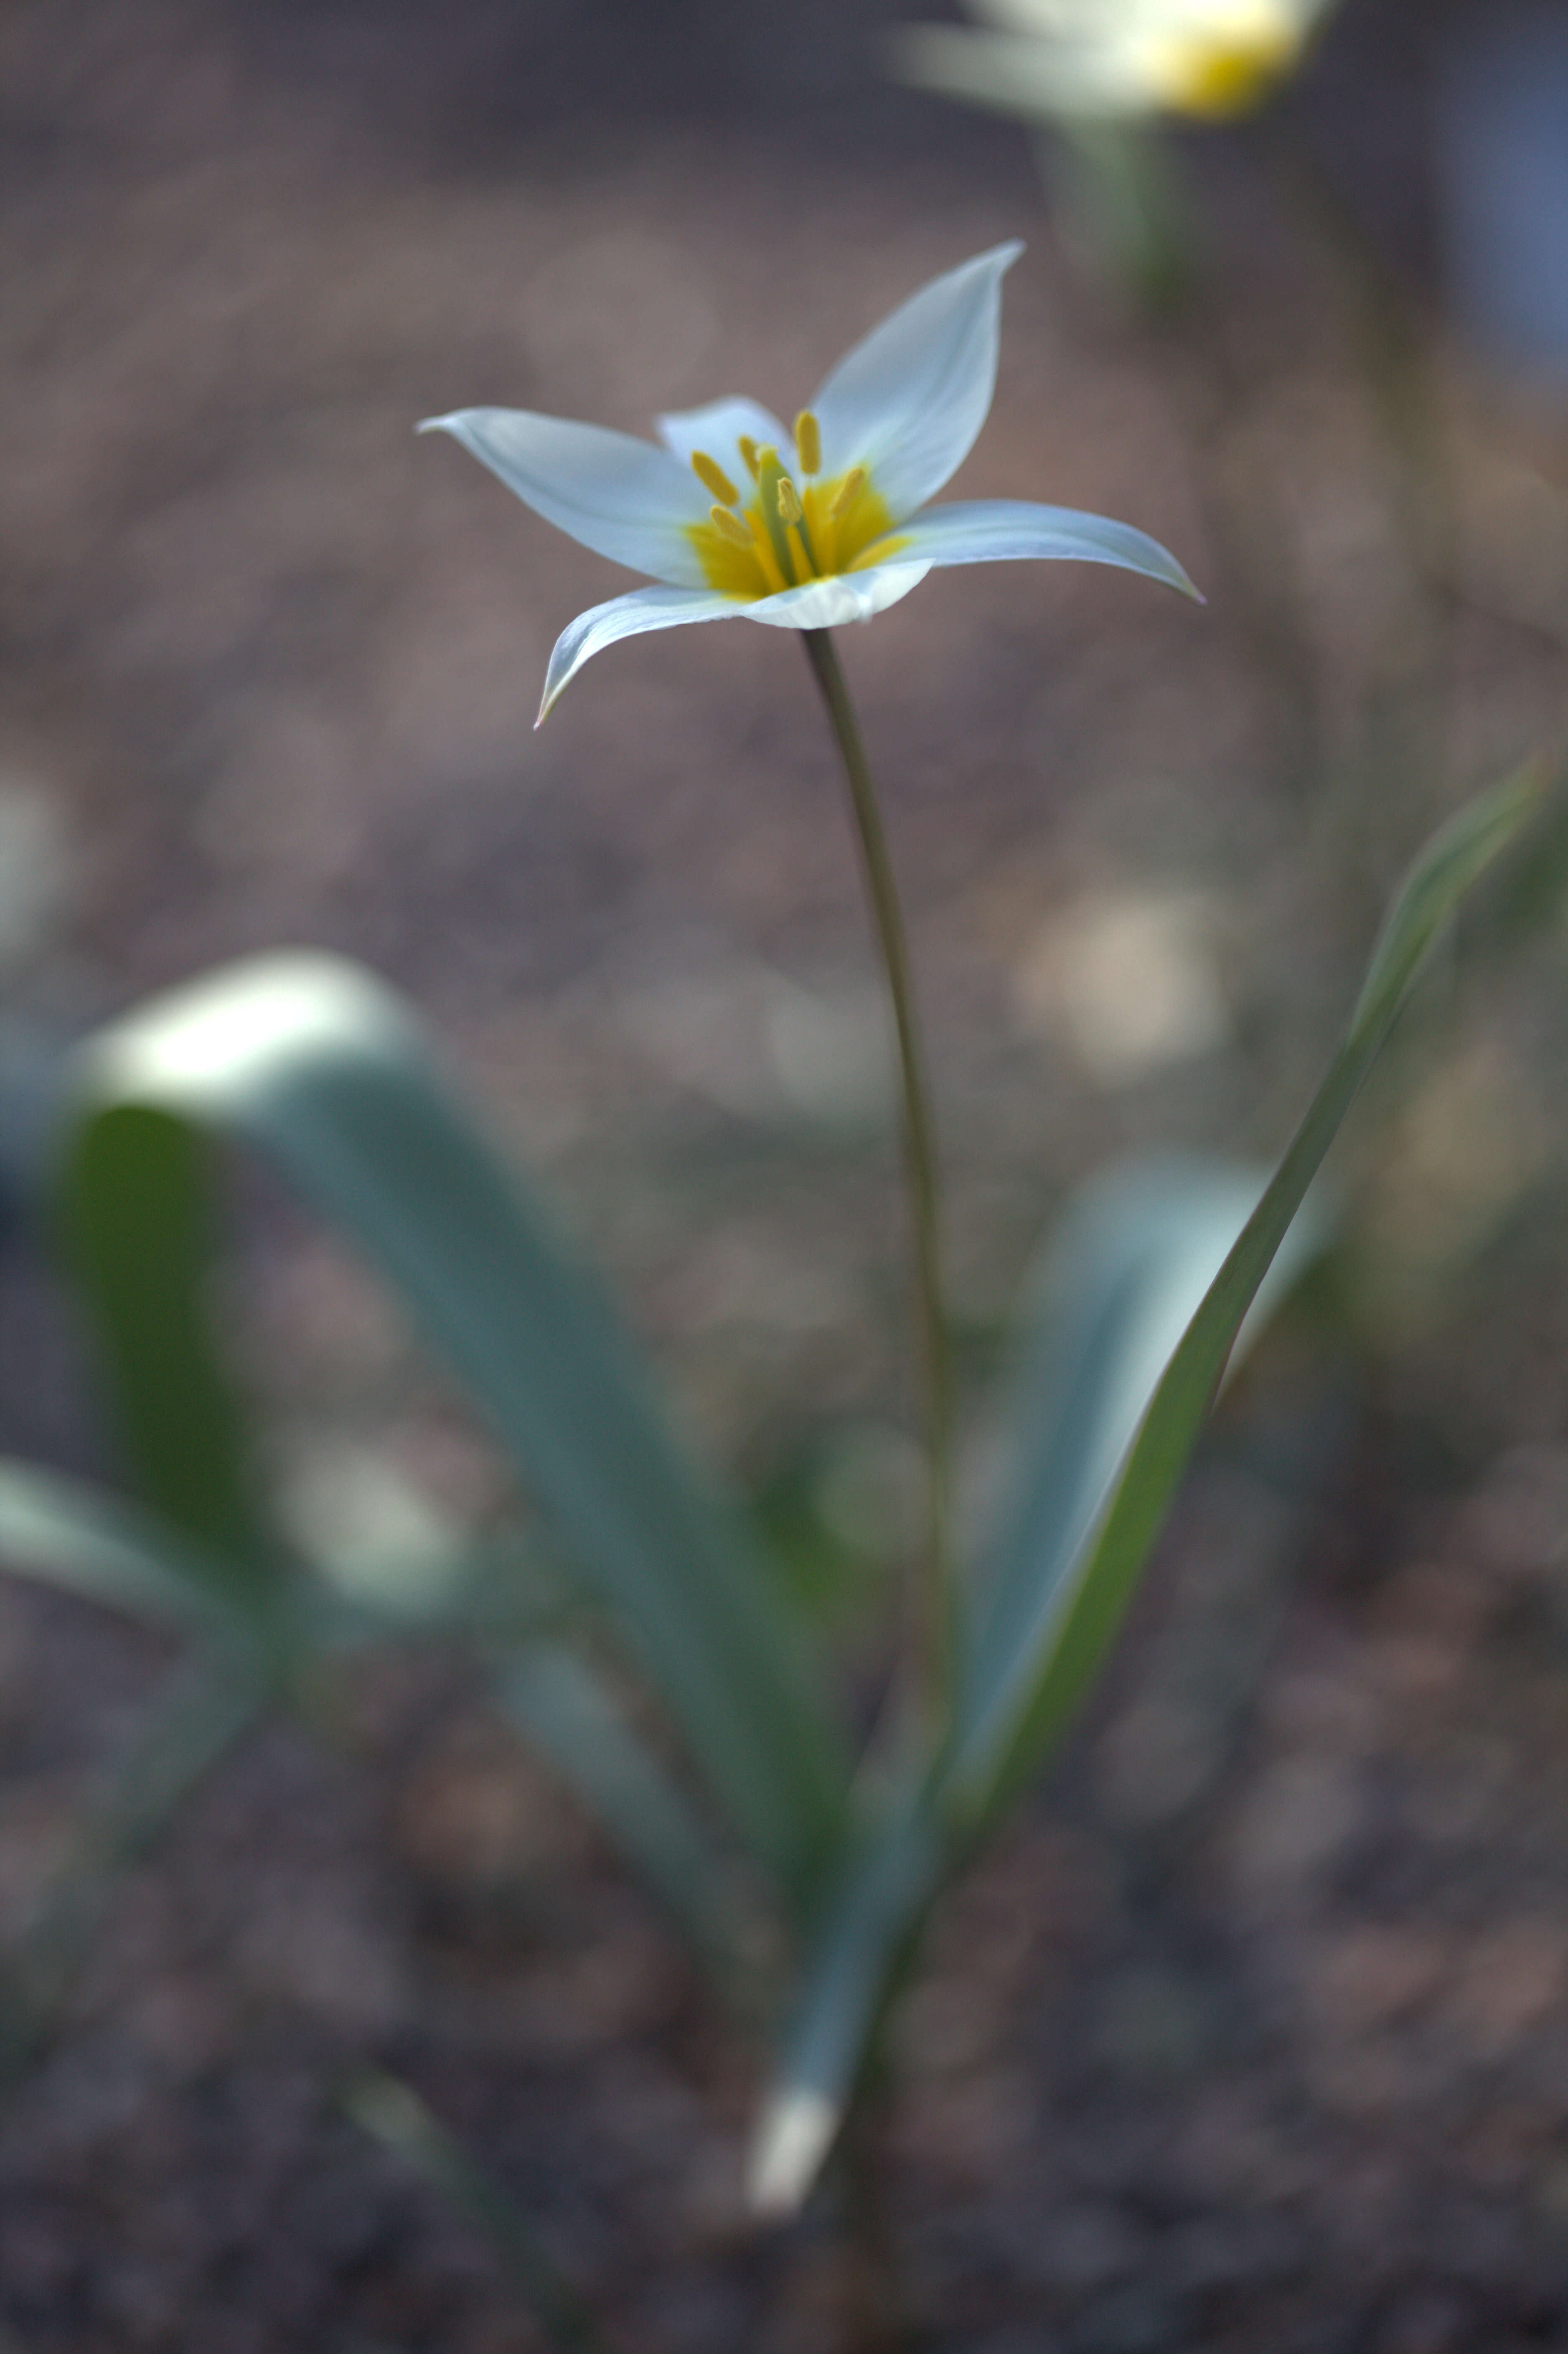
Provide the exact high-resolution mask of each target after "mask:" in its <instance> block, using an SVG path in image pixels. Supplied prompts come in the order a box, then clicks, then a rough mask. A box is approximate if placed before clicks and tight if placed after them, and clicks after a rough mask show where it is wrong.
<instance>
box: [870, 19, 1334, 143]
mask: <svg viewBox="0 0 1568 2354" xmlns="http://www.w3.org/2000/svg"><path fill="white" fill-rule="evenodd" d="M967 5H968V6H969V12H970V14H971V15H972V16H977V17H979V18H980V20H981V24H982V26H983V27H984V29H983V30H980V31H976V32H969V31H966V30H965V29H964V28H963V27H959V26H948V25H923V26H909V27H905V28H904V30H903V31H902V32H901V33H900V34H899V35H897V36H896V37H895V53H894V54H895V65H896V68H897V70H898V72H899V73H900V75H901V76H902V78H903V79H904V80H906V81H911V82H914V83H916V84H918V85H919V86H920V87H922V88H925V89H928V90H942V91H944V92H946V93H947V94H948V96H950V97H954V98H962V99H968V100H970V101H973V102H974V103H975V104H977V105H980V106H991V107H996V108H999V109H1001V111H1003V112H1005V113H1009V114H1022V115H1025V116H1027V117H1029V118H1030V119H1031V120H1033V121H1037V122H1038V121H1044V120H1049V119H1052V118H1054V119H1057V120H1065V121H1068V122H1114V121H1117V120H1126V119H1128V118H1129V117H1139V116H1145V115H1151V114H1183V115H1189V116H1192V117H1194V118H1196V119H1198V120H1199V121H1202V122H1224V121H1225V120H1227V119H1229V118H1230V117H1232V116H1234V115H1239V114H1246V113H1250V112H1251V111H1252V110H1253V109H1254V108H1255V107H1256V106H1259V105H1261V104H1262V103H1263V101H1265V100H1266V98H1268V97H1269V96H1270V95H1271V93H1272V92H1273V91H1274V90H1275V89H1276V88H1277V86H1278V84H1279V83H1280V82H1281V81H1283V80H1286V78H1287V76H1288V75H1289V74H1291V73H1292V72H1293V71H1294V70H1295V69H1296V67H1297V66H1298V64H1299V62H1300V60H1301V58H1302V56H1303V55H1304V53H1305V51H1306V48H1307V45H1308V41H1309V40H1310V38H1311V37H1312V35H1313V33H1314V32H1315V30H1316V29H1317V26H1318V23H1319V19H1320V18H1321V17H1322V16H1324V15H1325V14H1326V13H1327V9H1328V7H1329V6H1330V5H1331V0H967Z"/></svg>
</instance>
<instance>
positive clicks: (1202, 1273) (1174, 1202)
mask: <svg viewBox="0 0 1568 2354" xmlns="http://www.w3.org/2000/svg"><path fill="white" fill-rule="evenodd" d="M1265 1183H1266V1172H1264V1171H1262V1170H1257V1171H1254V1170H1250V1169H1245V1168H1242V1167H1239V1166H1238V1165H1237V1164H1235V1163H1234V1162H1224V1161H1199V1160H1196V1159H1182V1160H1176V1159H1171V1160H1167V1161H1140V1162H1135V1163H1129V1164H1128V1165H1126V1166H1124V1167H1122V1168H1118V1169H1116V1170H1113V1171H1110V1172H1107V1173H1106V1174H1104V1175H1102V1176H1100V1177H1098V1178H1097V1179H1096V1180H1094V1181H1093V1182H1091V1183H1090V1184H1089V1185H1088V1186H1086V1188H1085V1189H1084V1191H1083V1193H1081V1194H1080V1195H1079V1196H1078V1199H1077V1201H1076V1202H1075V1204H1074V1205H1073V1207H1072V1208H1071V1210H1070V1211H1069V1213H1068V1214H1067V1216H1066V1218H1065V1221H1064V1224H1063V1226H1062V1229H1061V1232H1060V1233H1059V1235H1057V1237H1056V1240H1055V1242H1054V1246H1053V1248H1052V1251H1051V1255H1050V1259H1049V1262H1048V1264H1047V1267H1046V1270H1045V1275H1044V1284H1043V1293H1044V1297H1043V1299H1042V1301H1041V1308H1040V1312H1039V1315H1038V1318H1037V1322H1036V1330H1035V1331H1034V1334H1033V1341H1032V1343H1031V1344H1030V1345H1029V1346H1028V1347H1027V1349H1026V1351H1025V1352H1024V1355H1023V1359H1022V1364H1021V1367H1020V1370H1019V1373H1018V1375H1017V1377H1016V1379H1015V1381H1014V1384H1013V1395H1012V1400H1011V1405H1010V1409H1009V1411H1008V1412H1007V1413H1006V1415H1005V1416H1004V1426H1005V1427H1006V1428H1007V1430H1008V1432H1009V1444H1008V1447H1007V1458H1008V1460H1009V1461H1010V1462H1011V1463H1012V1465H1013V1466H1014V1467H1015V1470H1016V1482H1015V1492H1014V1494H1013V1496H1012V1500H1011V1505H1010V1509H1009V1510H1008V1511H1007V1514H1006V1517H1005V1520H1004V1522H1003V1524H1002V1529H1001V1537H1000V1541H999V1543H997V1545H996V1547H995V1548H994V1552H993V1555H992V1560H991V1567H990V1570H989V1574H988V1575H985V1576H984V1577H982V1579H981V1580H980V1596H979V1603H978V1606H977V1607H975V1608H974V1609H972V1610H971V1613H970V1619H971V1627H972V1629H973V1631H972V1633H971V1636H970V1639H969V1641H968V1642H967V1643H966V1645H965V1661H966V1668H965V1677H964V1684H963V1689H962V1691H961V1693H960V1697H959V1725H960V1727H962V1726H964V1725H966V1724H969V1723H979V1722H984V1721H985V1720H986V1719H987V1718H988V1717H989V1715H990V1714H991V1712H993V1711H997V1710H1001V1709H1003V1708H1005V1705H1006V1696H1007V1693H1008V1691H1009V1688H1010V1686H1011V1685H1012V1681H1013V1679H1014V1677H1015V1676H1017V1675H1018V1674H1019V1673H1020V1672H1021V1671H1022V1670H1021V1664H1020V1663H1021V1662H1023V1661H1025V1660H1027V1659H1029V1657H1030V1656H1031V1646H1032V1644H1033V1642H1034V1640H1035V1639H1036V1634H1037V1630H1038V1628H1039V1627H1040V1624H1041V1622H1042V1620H1043V1618H1044V1617H1047V1616H1048V1614H1049V1612H1050V1609H1051V1607H1052V1599H1053V1596H1054V1595H1055V1594H1056V1593H1057V1592H1058V1591H1059V1589H1060V1588H1061V1586H1062V1585H1063V1583H1064V1581H1065V1580H1066V1579H1068V1578H1069V1577H1070V1576H1071V1575H1072V1571H1073V1568H1074V1564H1075V1563H1077V1562H1078V1561H1079V1558H1080V1556H1081V1554H1082V1552H1083V1548H1084V1545H1085V1543H1086V1540H1087V1538H1088V1537H1089V1535H1090V1534H1091V1532H1092V1531H1093V1530H1094V1527H1095V1525H1096V1522H1097V1519H1098V1517H1099V1515H1100V1513H1101V1512H1102V1511H1103V1510H1104V1508H1105V1504H1106V1500H1107V1495H1108V1494H1109V1491H1110V1489H1111V1485H1112V1482H1113V1481H1114V1480H1115V1479H1116V1477H1117V1475H1118V1471H1119V1469H1120V1468H1121V1466H1122V1463H1123V1461H1124V1459H1125V1458H1126V1455H1127V1451H1128V1447H1129V1446H1130V1445H1131V1443H1132V1440H1133V1438H1134V1437H1135V1436H1136V1434H1137V1431H1138V1427H1139V1423H1140V1422H1141V1421H1142V1419H1143V1416H1144V1414H1145V1412H1146V1411H1147V1409H1148V1406H1149V1402H1150V1398H1151V1397H1152V1396H1153V1394H1154V1391H1155V1387H1156V1384H1158V1383H1159V1380H1160V1375H1161V1374H1162V1373H1163V1372H1164V1371H1165V1368H1166V1365H1167V1364H1168V1363H1170V1360H1171V1354H1172V1352H1173V1351H1174V1350H1175V1348H1176V1345H1177V1343H1178V1341H1180V1340H1181V1336H1182V1334H1183V1332H1184V1331H1186V1329H1187V1327H1188V1325H1189V1323H1190V1322H1191V1320H1192V1317H1193V1316H1194V1314H1195V1313H1196V1312H1197V1310H1198V1309H1199V1307H1200V1306H1201V1304H1202V1299H1203V1296H1204V1294H1205V1292H1206V1291H1207V1290H1208V1288H1209V1287H1210V1285H1211V1284H1212V1283H1213V1280H1214V1278H1215V1277H1216V1276H1217V1275H1218V1273H1219V1271H1220V1268H1221V1267H1222V1266H1223V1265H1224V1260H1225V1257H1226V1254H1227V1253H1228V1252H1229V1251H1230V1249H1231V1248H1232V1246H1234V1243H1235V1241H1236V1238H1237V1236H1238V1235H1240V1234H1241V1232H1242V1230H1243V1228H1244V1227H1245V1225H1246V1222H1247V1219H1248V1217H1249V1216H1250V1215H1251V1214H1252V1213H1253V1212H1254V1211H1255V1209H1256V1207H1257V1205H1258V1203H1259V1201H1260V1200H1261V1199H1262V1196H1263V1193H1264V1188H1265ZM1327 1226H1328V1222H1327V1220H1326V1218H1325V1217H1323V1216H1322V1215H1321V1214H1315V1213H1314V1210H1313V1206H1312V1204H1309V1203H1308V1204H1305V1205H1304V1206H1303V1208H1302V1209H1301V1211H1300V1212H1299V1213H1298V1215H1297V1217H1296V1218H1295V1219H1294V1221H1293V1222H1292V1224H1291V1225H1290V1228H1289V1231H1288V1233H1287V1235H1286V1237H1285V1240H1284V1242H1283V1244H1282V1245H1281V1246H1280V1248H1279V1250H1278V1252H1277V1255H1276V1256H1275V1257H1274V1260H1273V1263H1272V1265H1271V1266H1270V1267H1269V1269H1268V1273H1267V1275H1266V1278H1265V1279H1264V1281H1263V1283H1262V1285H1261V1286H1260V1288H1259V1293H1258V1297H1257V1299H1255V1301H1254V1302H1253V1305H1252V1309H1251V1311H1250V1312H1249V1314H1248V1315H1247V1317H1246V1320H1245V1325H1244V1326H1243V1329H1242V1331H1241V1333H1240V1335H1239V1337H1238V1340H1237V1342H1236V1347H1235V1349H1234V1350H1233V1352H1232V1357H1231V1363H1232V1364H1233V1365H1234V1363H1235V1362H1236V1359H1237V1355H1238V1354H1239V1352H1240V1351H1241V1349H1242V1348H1243V1347H1244V1346H1245V1343H1246V1342H1247V1341H1249V1340H1250V1339H1251V1338H1252V1337H1253V1336H1254V1335H1255V1333H1256V1331H1258V1330H1260V1329H1261V1325H1262V1322H1263V1320H1265V1318H1266V1315H1267V1313H1268V1312H1269V1310H1271V1309H1272V1306H1273V1304H1274V1303H1275V1301H1276V1300H1277V1299H1279V1298H1280V1297H1281V1296H1282V1295H1283V1293H1284V1292H1285V1291H1287V1289H1288V1288H1290V1286H1291V1285H1292V1284H1293V1283H1294V1282H1295V1281H1296V1279H1297V1278H1298V1275H1299V1274H1300V1273H1301V1271H1302V1268H1303V1267H1305V1265H1306V1264H1307V1262H1308V1260H1309V1259H1310V1258H1311V1257H1313V1256H1314V1255H1315V1254H1316V1253H1317V1251H1318V1250H1319V1249H1320V1248H1321V1247H1322V1246H1323V1244H1324V1243H1325V1242H1326V1240H1327Z"/></svg>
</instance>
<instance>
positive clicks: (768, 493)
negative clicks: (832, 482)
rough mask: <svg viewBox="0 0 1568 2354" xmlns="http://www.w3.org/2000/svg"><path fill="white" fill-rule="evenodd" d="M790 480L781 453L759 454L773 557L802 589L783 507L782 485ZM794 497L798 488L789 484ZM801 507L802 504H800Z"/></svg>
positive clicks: (763, 505)
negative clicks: (782, 464) (780, 490)
mask: <svg viewBox="0 0 1568 2354" xmlns="http://www.w3.org/2000/svg"><path fill="white" fill-rule="evenodd" d="M780 482H789V476H788V475H787V474H786V473H785V472H784V469H783V467H782V466H781V465H780V464H779V452H778V451H777V450H759V451H758V453H757V494H758V504H759V505H760V507H761V509H762V523H763V528H764V530H765V531H766V532H767V534H768V538H769V539H770V540H771V542H772V543H773V553H774V555H775V556H776V557H778V558H779V571H780V572H781V573H782V574H783V575H784V578H785V579H786V580H787V581H788V582H789V586H790V587H791V588H796V587H798V586H799V581H798V578H797V575H796V571H795V558H794V555H793V553H792V552H791V549H790V546H789V526H788V525H787V524H786V523H785V520H784V511H783V508H782V507H781V505H780V504H779V484H780ZM789 488H790V492H791V493H793V492H794V488H795V485H794V484H793V482H790V483H789ZM796 504H799V501H798V500H797V502H796Z"/></svg>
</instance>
